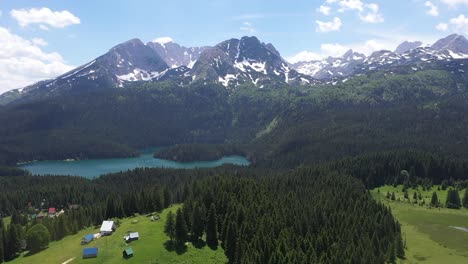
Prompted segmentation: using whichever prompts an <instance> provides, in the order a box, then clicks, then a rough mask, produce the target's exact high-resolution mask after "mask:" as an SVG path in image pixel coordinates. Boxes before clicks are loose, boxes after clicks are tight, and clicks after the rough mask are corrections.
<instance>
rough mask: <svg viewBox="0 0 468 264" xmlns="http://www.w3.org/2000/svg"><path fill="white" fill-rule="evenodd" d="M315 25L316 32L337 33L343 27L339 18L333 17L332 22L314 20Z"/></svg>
mask: <svg viewBox="0 0 468 264" xmlns="http://www.w3.org/2000/svg"><path fill="white" fill-rule="evenodd" d="M315 23H317V28H316V31H317V32H330V31H338V30H340V28H341V26H342V25H343V24H342V23H341V19H340V18H339V17H335V18H333V20H332V21H329V22H323V21H319V20H316V21H315Z"/></svg>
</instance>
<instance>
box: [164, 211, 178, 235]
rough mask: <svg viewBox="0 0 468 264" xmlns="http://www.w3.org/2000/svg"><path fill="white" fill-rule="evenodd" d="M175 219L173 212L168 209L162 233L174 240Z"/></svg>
mask: <svg viewBox="0 0 468 264" xmlns="http://www.w3.org/2000/svg"><path fill="white" fill-rule="evenodd" d="M175 224H176V223H175V219H174V214H173V213H172V211H169V213H168V214H167V219H166V224H165V226H164V233H166V235H167V236H168V237H169V238H170V239H171V241H174V238H175V235H176V231H175V228H176V227H175Z"/></svg>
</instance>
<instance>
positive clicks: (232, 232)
mask: <svg viewBox="0 0 468 264" xmlns="http://www.w3.org/2000/svg"><path fill="white" fill-rule="evenodd" d="M236 244H237V228H236V224H235V223H234V222H231V224H230V225H229V227H228V230H227V234H226V238H225V241H224V247H225V248H224V253H225V254H226V256H227V258H228V260H229V263H234V261H235V258H236Z"/></svg>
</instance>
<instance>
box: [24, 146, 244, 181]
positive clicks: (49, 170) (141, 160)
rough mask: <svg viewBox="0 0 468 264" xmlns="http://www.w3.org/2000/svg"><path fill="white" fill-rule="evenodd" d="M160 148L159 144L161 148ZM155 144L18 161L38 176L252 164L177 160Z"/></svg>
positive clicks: (236, 160)
mask: <svg viewBox="0 0 468 264" xmlns="http://www.w3.org/2000/svg"><path fill="white" fill-rule="evenodd" d="M158 149H160V148H158ZM155 151H156V148H152V149H146V150H143V152H142V153H141V154H140V155H139V156H136V157H129V158H115V159H87V160H74V161H71V160H48V161H33V162H29V163H24V164H20V165H17V167H18V168H21V169H24V170H26V171H28V172H29V173H31V174H33V175H37V176H44V175H61V176H81V177H85V178H89V179H93V178H97V177H99V176H101V175H104V174H109V173H117V172H121V171H126V170H133V169H137V168H168V169H171V168H172V169H195V168H214V167H219V166H222V165H224V164H232V165H238V166H249V165H250V161H248V160H247V158H246V157H244V156H238V155H234V156H224V157H222V158H220V159H217V160H212V161H202V160H199V161H193V162H177V161H172V160H166V159H158V158H154V157H153V153H154V152H155Z"/></svg>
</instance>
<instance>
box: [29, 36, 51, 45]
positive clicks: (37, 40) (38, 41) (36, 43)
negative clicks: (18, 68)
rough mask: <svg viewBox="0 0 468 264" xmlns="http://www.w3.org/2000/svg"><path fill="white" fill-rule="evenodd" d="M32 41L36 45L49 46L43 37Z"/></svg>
mask: <svg viewBox="0 0 468 264" xmlns="http://www.w3.org/2000/svg"><path fill="white" fill-rule="evenodd" d="M32 42H33V43H34V45H36V46H47V45H48V43H47V41H45V40H44V39H41V38H33V39H32Z"/></svg>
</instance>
